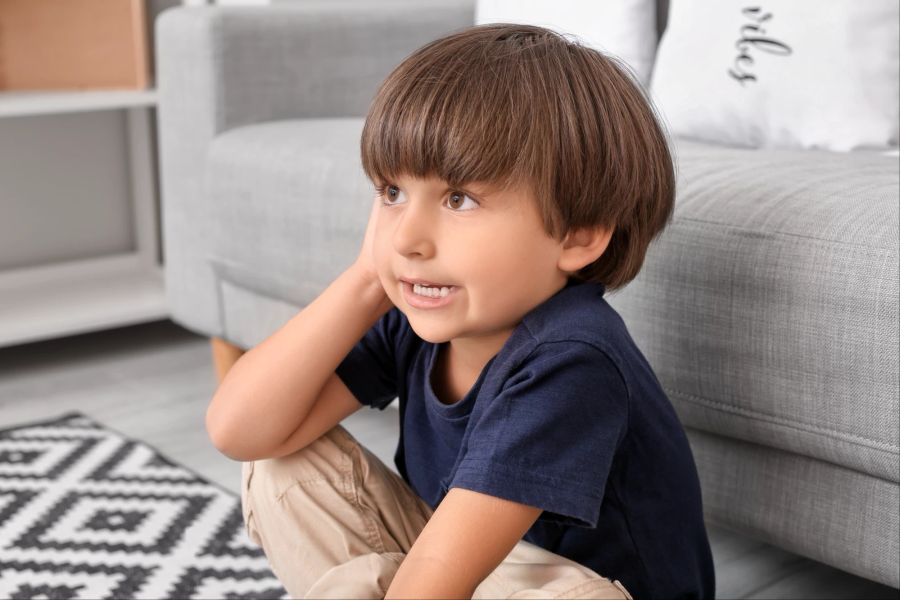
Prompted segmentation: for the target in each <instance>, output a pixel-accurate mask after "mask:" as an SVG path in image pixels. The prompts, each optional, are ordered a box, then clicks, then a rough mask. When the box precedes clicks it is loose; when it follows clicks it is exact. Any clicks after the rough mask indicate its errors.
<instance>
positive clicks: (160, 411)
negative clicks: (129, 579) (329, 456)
mask: <svg viewBox="0 0 900 600" xmlns="http://www.w3.org/2000/svg"><path fill="white" fill-rule="evenodd" d="M215 389H216V376H215V371H214V368H213V363H212V356H211V352H210V344H209V340H208V339H207V338H204V337H200V336H197V335H195V334H193V333H191V332H189V331H187V330H185V329H183V328H181V327H179V326H178V325H175V324H174V323H172V322H171V321H159V322H157V323H150V324H145V325H136V326H132V327H125V328H121V329H114V330H109V331H103V332H95V333H89V334H84V335H79V336H72V337H68V338H63V339H59V340H53V341H46V342H36V343H32V344H24V345H21V346H15V347H9V348H0V428H3V427H9V426H13V425H18V424H24V423H26V422H29V421H34V420H40V419H46V418H50V417H54V416H57V415H59V414H62V413H64V412H67V411H71V410H79V411H81V412H83V413H85V414H87V415H89V416H91V417H92V418H94V419H96V420H98V421H100V422H101V423H103V424H105V425H107V426H109V427H111V428H113V429H116V430H118V431H120V432H122V433H124V434H126V435H128V436H131V437H135V438H138V439H141V440H144V441H146V442H147V443H149V444H151V445H153V446H155V447H156V448H158V449H159V450H160V451H161V452H163V453H165V454H166V455H168V456H169V457H170V458H172V459H174V460H176V461H179V462H181V463H182V464H185V465H187V466H188V467H190V468H193V469H194V470H196V471H198V472H199V473H201V474H203V475H204V476H206V477H208V478H210V479H212V480H214V481H216V482H218V483H220V484H221V485H223V486H225V487H227V488H229V489H231V490H234V492H235V493H238V490H239V483H240V463H236V462H234V461H231V460H230V459H228V458H226V457H224V456H223V455H221V454H219V453H218V452H217V451H216V450H215V448H213V447H212V445H211V444H210V443H209V441H208V439H207V437H206V433H205V430H204V425H203V420H204V414H205V410H206V405H207V403H208V401H209V399H210V398H211V397H212V394H213V392H214V391H215ZM397 414H398V413H397V412H395V411H385V412H384V413H380V412H379V411H374V410H367V409H363V410H360V411H358V412H357V413H356V414H354V415H352V416H351V417H350V418H348V419H347V420H346V421H344V425H345V427H346V428H347V429H348V431H350V432H351V433H352V434H353V435H354V436H356V438H357V439H359V440H360V442H362V443H363V444H364V445H365V446H366V447H368V448H369V449H370V450H371V451H372V452H373V453H375V454H376V455H377V456H378V457H379V458H381V460H382V461H384V463H385V464H386V465H388V466H389V467H390V468H391V469H394V464H393V455H394V449H395V447H396V444H397V431H398V430H397V427H398V424H397V422H396V418H397ZM709 533H710V541H711V542H712V547H713V555H714V559H715V565H716V580H717V586H716V587H717V592H718V594H717V596H718V597H719V598H853V599H863V598H900V592H898V590H895V589H893V588H890V587H886V586H883V585H880V584H877V583H874V582H870V581H867V580H865V579H862V578H859V577H856V576H854V575H851V574H848V573H845V572H843V571H839V570H837V569H834V568H831V567H829V566H826V565H823V564H821V563H817V562H814V561H811V560H809V559H806V558H803V557H800V556H797V555H794V554H791V553H789V552H785V551H782V550H780V549H778V548H774V547H772V546H768V545H766V544H762V543H760V542H757V541H754V540H752V539H748V538H746V537H744V536H741V535H737V534H734V533H731V532H729V531H726V530H723V529H720V528H715V527H710V528H709Z"/></svg>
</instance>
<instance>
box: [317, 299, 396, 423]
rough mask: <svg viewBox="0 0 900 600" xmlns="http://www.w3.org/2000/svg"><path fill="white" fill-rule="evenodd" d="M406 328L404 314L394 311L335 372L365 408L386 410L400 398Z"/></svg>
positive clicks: (362, 340)
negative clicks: (399, 361) (401, 348)
mask: <svg viewBox="0 0 900 600" xmlns="http://www.w3.org/2000/svg"><path fill="white" fill-rule="evenodd" d="M404 326H406V321H405V319H404V317H403V315H402V313H401V312H400V310H399V309H397V308H396V307H394V308H392V309H390V310H389V311H387V312H386V313H385V314H384V315H383V316H382V317H381V318H380V319H379V320H378V321H376V322H375V324H374V325H373V326H372V327H371V328H370V329H369V331H367V332H366V334H365V335H364V336H363V337H362V339H361V340H359V341H358V342H357V343H356V345H355V346H353V348H352V349H351V350H350V352H349V353H347V356H346V357H344V360H343V361H341V363H340V364H339V365H338V366H337V368H336V369H335V370H334V372H335V374H337V376H338V377H339V378H340V379H341V381H343V382H344V384H345V385H346V386H347V387H348V388H349V389H350V391H351V392H353V395H354V396H355V397H356V399H357V400H359V402H360V403H361V404H363V405H365V406H369V407H370V408H377V409H378V410H384V409H385V408H387V406H388V404H390V403H391V402H392V401H393V400H394V398H396V397H397V394H398V368H397V354H398V352H397V348H398V344H399V342H400V340H401V338H402V336H403V330H404Z"/></svg>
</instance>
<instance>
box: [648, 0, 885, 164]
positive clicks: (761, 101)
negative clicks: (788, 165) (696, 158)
mask: <svg viewBox="0 0 900 600" xmlns="http://www.w3.org/2000/svg"><path fill="white" fill-rule="evenodd" d="M898 44H900V3H898V2H897V0H825V1H815V0H791V1H790V2H767V3H764V4H748V3H747V2H745V1H744V0H671V2H670V5H669V16H668V24H667V26H666V30H665V33H663V36H662V39H661V40H660V43H659V48H658V50H657V55H656V64H655V65H654V68H653V73H652V77H651V81H650V94H651V98H652V99H653V101H654V104H655V105H656V106H657V108H658V109H659V111H660V113H661V116H662V118H663V119H664V120H665V121H666V122H667V124H668V127H669V130H670V132H671V133H672V134H673V135H675V136H684V137H690V138H695V139H700V140H705V141H710V142H718V143H723V144H727V145H734V146H745V147H753V148H769V147H787V148H821V149H827V150H833V151H838V152H847V151H850V150H853V149H856V148H886V147H889V146H896V145H897V142H898V131H900V115H898V103H900V51H898Z"/></svg>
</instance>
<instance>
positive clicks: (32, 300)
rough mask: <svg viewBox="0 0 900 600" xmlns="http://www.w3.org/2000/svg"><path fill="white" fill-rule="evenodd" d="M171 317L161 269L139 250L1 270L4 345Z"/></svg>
mask: <svg viewBox="0 0 900 600" xmlns="http://www.w3.org/2000/svg"><path fill="white" fill-rule="evenodd" d="M168 316H169V310H168V307H167V305H166V298H165V286H164V280H163V273H162V268H161V267H160V266H158V265H149V264H147V262H146V260H144V258H143V257H142V256H141V255H139V254H136V253H135V254H123V255H118V256H111V257H103V258H97V259H90V260H83V261H71V262H67V263H59V264H52V265H48V266H42V267H32V268H27V269H13V270H7V271H3V272H2V273H0V346H10V345H13V344H22V343H26V342H34V341H39V340H45V339H50V338H56V337H60V336H63V335H74V334H78V333H85V332H88V331H96V330H100V329H109V328H111V327H122V326H126V325H131V324H136V323H144V322H148V321H155V320H161V319H165V318H168Z"/></svg>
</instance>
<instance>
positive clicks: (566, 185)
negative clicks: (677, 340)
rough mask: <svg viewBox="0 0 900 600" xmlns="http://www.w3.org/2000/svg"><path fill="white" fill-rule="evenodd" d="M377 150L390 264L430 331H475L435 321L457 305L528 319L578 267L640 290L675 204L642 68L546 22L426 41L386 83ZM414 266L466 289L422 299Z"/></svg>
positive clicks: (400, 297)
mask: <svg viewBox="0 0 900 600" xmlns="http://www.w3.org/2000/svg"><path fill="white" fill-rule="evenodd" d="M361 150H362V164H363V168H364V170H365V172H366V174H367V176H368V177H369V178H370V179H371V180H372V181H373V182H375V184H376V187H379V188H382V193H383V201H384V202H385V204H386V206H384V207H382V209H381V211H380V213H379V216H378V223H377V228H376V239H375V256H376V262H377V263H378V265H377V266H378V269H379V275H380V277H381V279H382V283H383V284H385V290H386V291H387V293H388V295H389V297H391V299H392V301H393V302H394V304H395V305H397V306H398V307H400V308H401V309H404V312H406V313H407V314H410V312H411V311H415V312H416V314H417V315H419V314H421V315H422V319H418V318H417V320H418V321H419V325H420V326H421V329H422V331H420V328H419V327H416V324H415V323H413V322H412V321H411V325H413V327H414V328H416V331H417V332H418V333H419V334H420V335H422V334H423V333H427V334H431V335H427V337H434V338H443V339H451V338H453V337H456V335H454V333H455V334H463V333H464V329H465V328H464V329H458V330H456V331H455V332H454V331H451V330H450V329H446V328H444V327H437V326H435V327H431V326H428V325H426V324H425V320H428V321H430V320H434V319H435V317H438V320H446V319H447V316H448V314H450V313H448V311H451V312H452V311H453V310H454V309H458V310H465V314H466V315H467V317H470V318H473V319H476V320H477V319H478V317H479V316H480V317H482V319H481V321H482V325H483V327H482V328H481V329H482V331H485V329H490V326H489V323H495V324H496V325H495V326H496V328H497V329H498V330H499V329H501V328H503V326H505V325H514V324H515V323H517V322H518V320H520V319H521V316H523V315H524V312H522V311H523V310H524V311H525V312H527V310H530V309H531V308H533V307H534V306H536V305H537V304H540V302H542V301H543V300H545V299H546V298H548V297H549V296H551V295H553V293H555V292H556V291H558V290H559V289H560V288H561V287H562V286H563V285H565V282H566V280H567V278H569V277H571V278H574V279H579V280H584V281H591V282H597V283H602V284H604V285H605V287H606V288H607V289H617V288H620V287H622V286H624V285H625V284H627V283H628V282H629V281H631V280H632V279H633V278H634V277H635V276H636V275H637V273H638V272H639V270H640V268H641V265H642V264H643V261H644V257H645V254H646V251H647V247H648V246H649V244H650V242H651V241H652V240H653V239H654V238H655V237H656V236H657V235H658V234H659V232H660V231H662V229H663V228H664V227H665V225H666V223H667V222H668V220H669V219H670V218H671V215H672V211H673V208H674V195H675V173H674V168H673V161H672V156H671V153H670V149H669V146H668V140H667V138H666V136H665V134H664V132H663V131H662V129H661V127H660V125H659V123H658V122H657V119H656V118H655V114H654V111H653V108H652V105H651V104H650V103H649V102H648V100H647V99H646V98H645V96H644V94H643V92H642V90H641V88H640V86H639V84H637V83H636V82H635V80H634V79H633V78H632V75H631V74H630V71H629V70H628V68H627V67H625V66H623V65H622V64H621V63H619V61H618V60H617V59H614V58H611V57H608V56H605V55H603V54H601V53H600V52H597V51H595V50H592V49H590V48H587V47H584V46H582V45H580V44H578V43H575V42H572V41H570V40H568V39H566V38H565V37H563V36H562V35H559V34H557V33H555V32H553V31H551V30H548V29H544V28H542V27H536V26H530V25H513V24H499V23H498V24H490V25H480V26H475V27H469V28H467V29H464V30H461V31H458V32H455V33H453V34H450V35H448V36H445V37H443V38H441V39H438V40H435V41H433V42H431V43H429V44H426V45H425V46H423V47H422V48H420V49H418V50H417V51H415V52H414V53H412V54H411V55H410V56H409V57H407V58H406V59H405V60H404V61H403V62H402V63H401V64H400V65H399V66H398V67H397V68H396V69H394V71H393V72H392V73H391V74H390V75H389V76H388V77H387V79H386V80H385V81H384V82H383V83H382V85H381V87H380V88H379V90H378V92H377V94H376V96H375V98H374V100H373V102H372V104H371V106H370V109H369V114H368V116H367V119H366V123H365V126H364V128H363V134H362V139H361ZM404 278H419V279H425V280H428V281H432V282H436V283H450V284H454V285H455V286H456V287H457V288H458V289H457V290H454V292H455V293H458V294H459V295H460V297H459V298H457V299H455V300H454V301H452V302H450V303H449V304H447V305H446V306H444V307H441V308H438V309H430V310H426V309H417V308H414V306H412V305H409V304H408V303H406V302H404V299H405V298H406V296H404V289H403V287H402V285H401V284H402V281H401V280H402V279H404ZM473 286H475V287H474V288H473ZM510 286H512V287H510ZM504 290H505V292H504ZM504 293H505V295H506V296H509V295H511V294H512V295H515V294H516V293H518V294H519V296H521V297H519V298H518V299H517V300H511V299H509V298H507V303H506V305H505V306H504V302H503V298H502V297H499V298H498V297H496V295H497V294H504ZM479 296H480V298H478V297H479ZM466 297H467V298H466ZM464 300H466V302H462V301H464ZM475 301H477V302H475ZM510 302H512V304H510ZM462 303H466V304H468V306H467V307H463V306H454V304H462ZM491 307H493V310H492V309H491ZM407 309H408V310H407ZM503 311H506V312H505V314H507V315H508V317H509V318H508V322H502V321H507V319H502V320H501V321H498V319H499V318H500V315H501V314H502V313H503ZM518 313H521V314H518ZM426 316H430V319H426ZM471 325H472V326H473V327H472V328H471V331H472V333H473V334H474V330H475V327H474V322H473V323H471ZM438 329H440V331H438ZM422 337H426V336H425V335H423V336H422Z"/></svg>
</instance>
